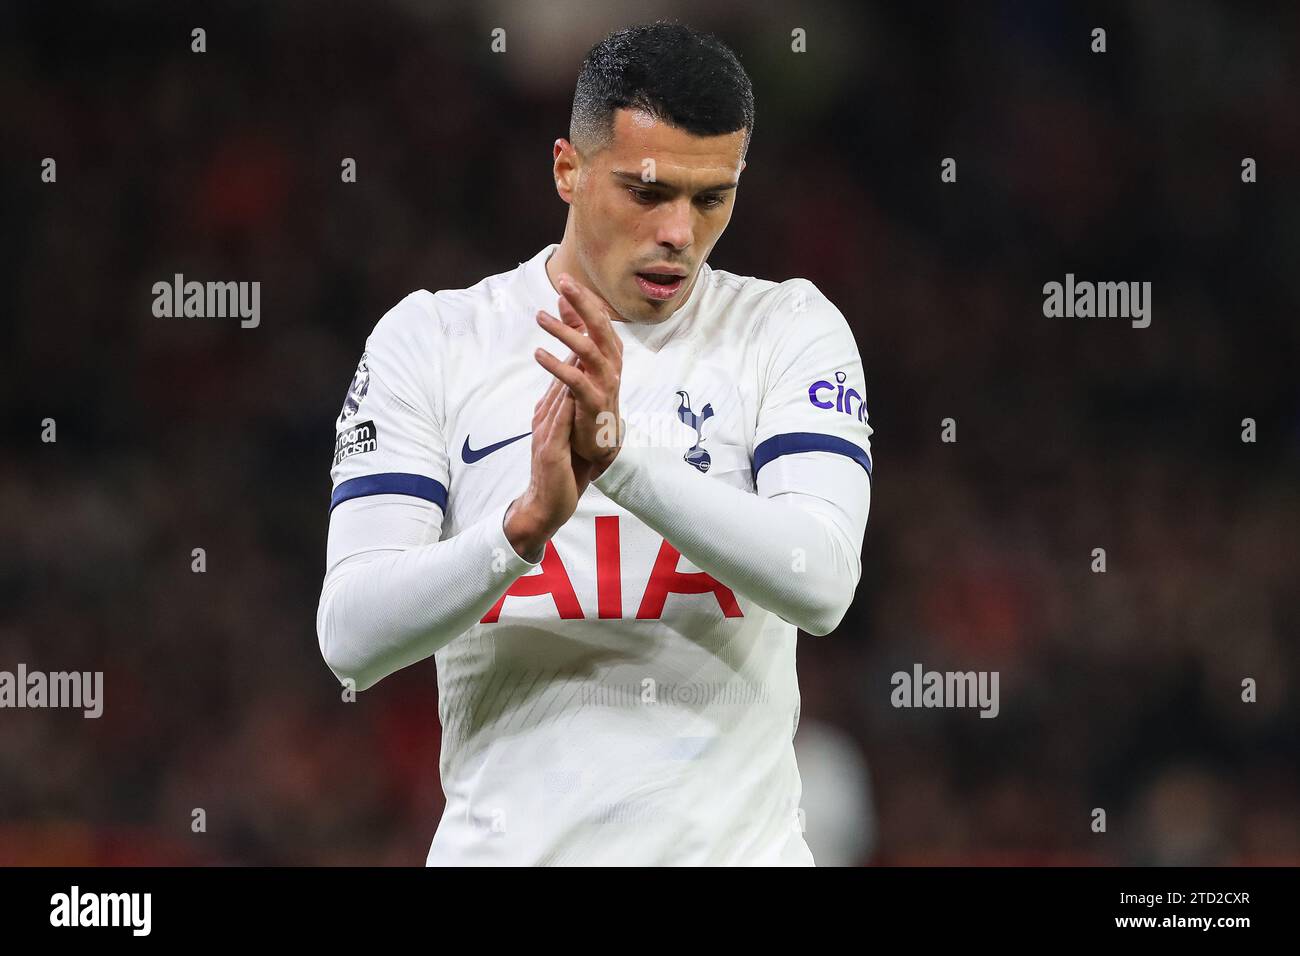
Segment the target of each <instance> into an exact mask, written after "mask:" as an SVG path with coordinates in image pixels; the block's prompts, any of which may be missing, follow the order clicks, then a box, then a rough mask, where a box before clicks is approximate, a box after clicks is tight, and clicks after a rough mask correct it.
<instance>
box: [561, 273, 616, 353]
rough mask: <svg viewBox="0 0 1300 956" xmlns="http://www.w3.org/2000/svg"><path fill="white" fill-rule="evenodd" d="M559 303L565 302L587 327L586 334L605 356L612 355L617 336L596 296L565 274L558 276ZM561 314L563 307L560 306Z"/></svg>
mask: <svg viewBox="0 0 1300 956" xmlns="http://www.w3.org/2000/svg"><path fill="white" fill-rule="evenodd" d="M560 297H561V301H565V300H567V302H568V303H569V305H571V306H572V307H573V309H574V311H575V312H576V313H577V314H578V316H579V317H580V318H581V319H582V322H583V324H585V325H586V327H587V334H588V335H589V336H590V337H591V338H592V340H593V341H594V342H595V343H596V345H597V346H598V347H599V348H600V350H601V351H602V352H604V353H605V354H606V355H612V354H613V353H614V349H615V348H617V346H616V345H615V344H614V341H613V340H615V339H617V338H618V334H617V333H616V332H615V331H614V329H613V327H612V326H611V324H610V319H609V313H608V312H606V311H605V307H604V305H603V304H601V303H600V302H599V301H598V300H597V298H596V294H595V293H594V292H592V291H591V290H590V289H587V288H585V287H584V286H582V285H579V284H578V283H577V282H575V281H574V279H573V277H572V276H570V275H569V274H568V273H567V272H566V273H563V274H561V275H560ZM560 311H561V313H563V311H564V306H563V305H561V306H560Z"/></svg>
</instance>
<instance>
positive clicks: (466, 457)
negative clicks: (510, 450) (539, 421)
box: [460, 432, 532, 465]
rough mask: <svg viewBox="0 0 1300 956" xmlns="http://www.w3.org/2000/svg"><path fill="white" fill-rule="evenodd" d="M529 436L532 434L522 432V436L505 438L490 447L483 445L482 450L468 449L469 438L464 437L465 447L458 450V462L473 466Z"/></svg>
mask: <svg viewBox="0 0 1300 956" xmlns="http://www.w3.org/2000/svg"><path fill="white" fill-rule="evenodd" d="M531 434H532V432H524V433H523V434H522V435H516V436H515V437H514V438H507V439H505V440H503V441H499V442H496V443H494V444H491V445H484V446H483V447H482V448H470V447H469V436H468V435H466V436H465V445H464V447H462V448H461V450H460V460H461V461H463V462H464V463H465V464H467V465H472V464H474V462H476V461H481V460H482V459H484V458H486V457H487V456H488V455H490V454H492V453H493V452H494V451H500V450H501V449H502V448H505V447H506V445H509V444H510V443H511V442H515V441H519V439H521V438H527V437H528V436H529V435H531Z"/></svg>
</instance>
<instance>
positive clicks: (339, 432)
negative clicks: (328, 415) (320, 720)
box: [316, 292, 537, 690]
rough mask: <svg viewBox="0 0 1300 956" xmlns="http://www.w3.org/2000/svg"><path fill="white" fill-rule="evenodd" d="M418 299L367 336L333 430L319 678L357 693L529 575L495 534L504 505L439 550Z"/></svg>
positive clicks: (435, 396)
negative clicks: (325, 670) (322, 673)
mask: <svg viewBox="0 0 1300 956" xmlns="http://www.w3.org/2000/svg"><path fill="white" fill-rule="evenodd" d="M423 297H428V293H418V292H417V293H413V294H412V295H410V296H407V297H406V298H405V299H403V300H402V302H400V303H399V304H398V305H397V306H395V307H394V308H393V309H392V310H390V311H389V312H388V313H387V314H386V315H385V316H384V317H383V319H381V320H380V322H379V324H378V325H377V326H376V327H375V329H374V331H373V332H372V333H371V335H370V338H369V339H368V340H367V342H366V350H365V353H364V354H363V356H362V359H361V363H360V365H359V366H358V368H357V373H356V375H355V377H354V378H353V380H352V385H351V387H350V388H349V389H348V394H347V398H346V399H345V401H344V406H343V411H342V412H341V413H340V415H339V418H338V421H337V422H336V423H335V449H334V465H333V470H332V471H331V476H332V477H333V480H334V493H333V495H332V497H331V501H330V527H329V545H328V553H327V559H326V567H327V570H326V576H325V581H324V584H323V585H322V588H321V598H320V604H319V606H318V609H317V616H316V628H317V635H318V637H319V640H320V648H321V653H322V655H323V656H324V658H325V661H326V663H327V664H328V665H329V667H330V669H331V670H332V671H333V672H334V674H335V676H337V677H338V678H339V679H340V680H347V679H350V680H352V681H354V682H355V684H356V686H357V689H359V690H365V689H366V688H368V687H370V686H371V685H373V684H374V683H376V682H377V681H379V680H381V679H382V678H383V677H386V676H387V675H388V674H391V673H393V672H394V671H396V670H399V669H400V668H402V667H405V666H407V665H409V664H413V663H415V662H416V661H419V660H422V659H424V658H426V657H428V656H429V655H431V654H433V653H434V652H435V651H437V650H438V648H440V647H442V646H443V645H444V644H446V643H448V642H449V641H451V640H452V639H453V638H455V637H457V636H458V635H460V634H462V633H464V632H465V631H467V630H468V629H469V628H470V627H472V626H473V625H474V624H475V623H477V622H478V621H479V619H480V618H481V617H482V616H483V615H484V614H486V613H487V611H488V610H489V609H490V608H491V607H492V605H493V604H495V603H496V601H497V600H498V599H499V598H500V597H501V595H502V594H504V593H505V591H506V590H507V589H508V588H509V587H510V585H511V583H513V582H514V580H515V579H516V578H518V577H519V576H520V575H521V574H523V573H524V572H525V571H528V570H529V569H531V568H535V567H537V563H534V562H529V561H527V560H525V559H524V558H523V557H521V556H520V555H519V554H517V553H516V552H515V550H514V548H513V547H512V546H511V545H510V542H509V539H508V538H507V537H506V535H505V530H504V520H505V512H506V508H507V507H508V505H505V506H502V507H499V508H496V509H494V510H493V511H492V513H490V514H488V515H486V516H485V517H484V518H482V519H481V520H480V521H478V522H476V523H475V524H473V525H471V526H469V527H467V528H464V529H463V530H461V532H460V533H459V534H456V535H455V536H454V537H451V538H448V539H446V540H441V533H442V526H443V516H444V515H443V513H444V511H445V509H446V507H447V502H448V475H449V471H448V459H447V448H446V441H445V440H444V436H443V419H442V408H443V401H442V395H441V382H440V380H439V379H440V376H439V374H438V367H439V359H440V356H441V348H442V345H441V341H440V339H439V336H438V329H439V325H438V321H437V316H436V313H435V312H434V307H433V305H432V302H431V297H428V298H429V300H430V301H422V298H423Z"/></svg>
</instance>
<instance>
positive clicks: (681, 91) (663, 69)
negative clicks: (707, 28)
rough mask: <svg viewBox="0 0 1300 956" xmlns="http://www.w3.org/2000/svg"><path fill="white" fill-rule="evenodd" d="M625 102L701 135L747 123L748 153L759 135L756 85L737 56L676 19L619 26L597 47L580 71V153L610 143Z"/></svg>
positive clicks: (572, 124) (575, 126) (576, 130)
mask: <svg viewBox="0 0 1300 956" xmlns="http://www.w3.org/2000/svg"><path fill="white" fill-rule="evenodd" d="M621 108H630V109H639V110H644V111H646V112H647V113H649V114H650V115H651V116H654V117H655V118H656V119H658V120H659V121H660V122H664V123H667V124H668V125H669V126H675V127H677V128H678V129H682V130H685V131H686V132H688V133H691V134H693V135H695V136H717V135H721V134H723V133H734V132H735V131H736V130H738V129H743V130H745V145H744V148H743V149H742V151H741V154H742V155H744V153H745V152H746V151H748V149H749V141H750V139H751V138H752V137H753V135H754V88H753V86H752V85H751V84H750V82H749V75H748V74H747V73H746V72H745V68H744V67H743V66H741V65H740V60H739V59H737V57H736V54H735V53H733V52H732V51H731V48H730V47H728V46H727V45H726V44H725V43H723V42H722V41H721V40H719V39H718V38H717V37H716V36H714V35H713V34H711V33H701V32H700V31H698V30H692V29H691V28H690V27H687V26H683V25H682V24H680V23H675V22H672V21H665V20H660V21H658V22H656V23H651V24H646V25H642V26H634V27H628V28H627V29H624V30H616V31H614V32H613V33H611V34H609V36H607V37H605V39H603V40H601V41H600V42H599V43H597V44H596V45H595V46H594V47H592V48H591V52H590V53H588V54H587V58H586V59H585V60H583V61H582V70H581V72H579V74H578V87H577V90H576V91H575V92H574V95H573V115H572V117H571V119H570V121H569V139H570V140H571V141H572V142H573V143H574V145H575V146H577V147H578V149H579V150H580V151H583V150H586V149H589V148H593V149H600V148H603V147H604V146H605V145H607V144H608V143H609V141H610V139H612V137H613V134H614V112H615V111H616V110H618V109H621Z"/></svg>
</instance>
